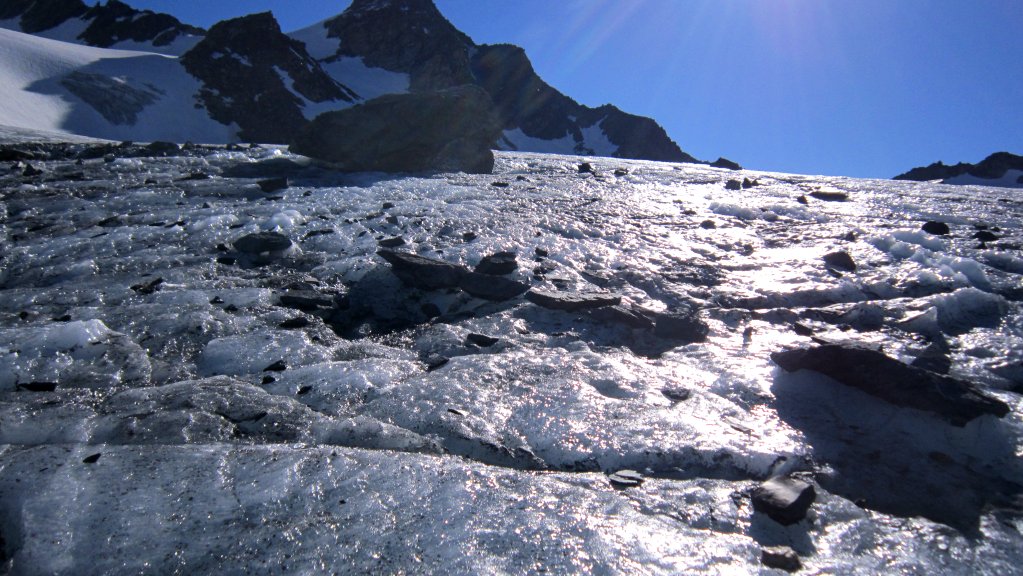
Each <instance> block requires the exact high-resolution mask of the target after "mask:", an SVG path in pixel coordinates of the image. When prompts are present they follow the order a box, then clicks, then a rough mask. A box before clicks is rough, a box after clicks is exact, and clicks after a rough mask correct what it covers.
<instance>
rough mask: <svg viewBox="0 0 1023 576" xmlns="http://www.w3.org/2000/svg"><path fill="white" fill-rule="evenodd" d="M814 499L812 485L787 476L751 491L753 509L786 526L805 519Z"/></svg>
mask: <svg viewBox="0 0 1023 576" xmlns="http://www.w3.org/2000/svg"><path fill="white" fill-rule="evenodd" d="M816 499H817V492H816V491H815V490H814V489H813V485H812V484H810V483H808V482H804V481H802V480H799V479H796V478H792V477H788V476H779V477H776V478H771V479H769V480H767V481H765V482H764V483H762V484H761V485H760V486H757V487H756V488H754V489H753V509H754V510H756V511H757V512H760V513H763V514H767V516H768V517H770V518H771V519H772V520H774V521H775V522H777V523H779V524H784V525H786V526H788V525H789V524H795V523H796V522H799V521H800V520H802V519H803V518H805V517H806V513H807V511H809V510H810V505H812V504H813V501H814V500H816Z"/></svg>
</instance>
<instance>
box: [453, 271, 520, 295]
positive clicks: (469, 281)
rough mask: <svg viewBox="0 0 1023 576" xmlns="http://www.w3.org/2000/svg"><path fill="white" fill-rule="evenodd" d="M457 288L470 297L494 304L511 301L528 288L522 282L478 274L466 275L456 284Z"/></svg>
mask: <svg viewBox="0 0 1023 576" xmlns="http://www.w3.org/2000/svg"><path fill="white" fill-rule="evenodd" d="M458 287H459V288H461V289H462V290H464V291H465V292H466V293H468V294H469V295H470V296H474V297H476V298H482V299H484V300H491V301H494V302H503V301H505V300H511V299H512V298H515V297H516V296H520V295H521V294H522V293H523V292H525V291H526V290H529V286H528V285H526V284H523V283H522V282H518V281H516V280H512V279H510V278H502V277H501V276H490V275H488V274H480V273H478V272H469V273H467V274H466V275H465V276H463V277H462V280H461V281H460V282H459V283H458Z"/></svg>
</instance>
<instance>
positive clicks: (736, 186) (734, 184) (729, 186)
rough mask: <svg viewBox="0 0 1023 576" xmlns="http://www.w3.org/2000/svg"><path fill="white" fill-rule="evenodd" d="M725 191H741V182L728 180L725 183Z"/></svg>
mask: <svg viewBox="0 0 1023 576" xmlns="http://www.w3.org/2000/svg"><path fill="white" fill-rule="evenodd" d="M725 190H742V182H739V181H738V180H729V181H728V182H725Z"/></svg>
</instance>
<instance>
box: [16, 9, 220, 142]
mask: <svg viewBox="0 0 1023 576" xmlns="http://www.w3.org/2000/svg"><path fill="white" fill-rule="evenodd" d="M200 88H201V84H200V83H199V82H198V81H197V80H196V79H195V78H194V77H193V76H191V75H190V74H188V73H187V72H186V71H185V70H184V69H183V68H182V67H181V65H180V63H179V62H178V60H177V59H176V58H173V57H168V56H163V55H159V54H153V53H145V52H131V51H126V50H109V49H105V48H94V47H90V46H82V45H78V44H70V43H67V42H59V41H56V40H49V39H46V38H39V37H36V36H32V35H28V34H22V33H20V32H14V31H12V30H4V29H0V124H3V125H6V126H12V127H19V128H31V129H41V130H49V131H54V132H70V133H73V134H81V135H86V136H92V137H97V138H109V139H115V140H143V141H149V140H174V141H179V142H184V141H188V140H192V141H199V142H202V141H205V142H229V141H232V140H235V139H237V135H236V134H235V130H234V129H232V128H230V127H229V126H227V125H224V124H221V123H219V122H216V121H214V120H212V119H211V118H210V117H209V114H207V112H206V111H205V109H202V108H196V107H195V101H194V98H193V97H194V95H195V94H196V93H198V91H199V90H200Z"/></svg>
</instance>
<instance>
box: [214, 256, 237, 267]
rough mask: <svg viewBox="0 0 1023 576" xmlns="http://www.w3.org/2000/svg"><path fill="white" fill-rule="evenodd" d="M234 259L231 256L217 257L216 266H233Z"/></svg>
mask: <svg viewBox="0 0 1023 576" xmlns="http://www.w3.org/2000/svg"><path fill="white" fill-rule="evenodd" d="M235 261H236V259H235V258H233V257H231V256H218V257H217V264H223V265H224V266H234V263H235Z"/></svg>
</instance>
